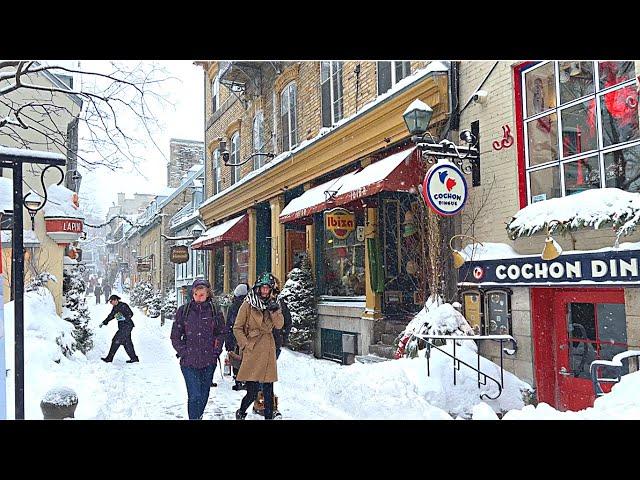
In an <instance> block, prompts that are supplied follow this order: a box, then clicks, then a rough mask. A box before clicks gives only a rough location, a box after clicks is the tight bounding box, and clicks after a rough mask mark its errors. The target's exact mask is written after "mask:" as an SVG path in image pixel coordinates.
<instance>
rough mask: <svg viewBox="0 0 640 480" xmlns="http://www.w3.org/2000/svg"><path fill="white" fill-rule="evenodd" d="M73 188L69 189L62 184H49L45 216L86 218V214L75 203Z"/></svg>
mask: <svg viewBox="0 0 640 480" xmlns="http://www.w3.org/2000/svg"><path fill="white" fill-rule="evenodd" d="M74 195H77V194H76V193H75V192H74V191H73V190H69V189H68V188H66V187H63V186H62V185H49V186H47V203H45V205H44V216H45V218H47V217H63V218H82V219H83V218H84V214H83V213H82V210H80V208H79V207H77V206H76V205H75V204H74V203H73V198H74Z"/></svg>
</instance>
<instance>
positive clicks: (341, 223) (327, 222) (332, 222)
mask: <svg viewBox="0 0 640 480" xmlns="http://www.w3.org/2000/svg"><path fill="white" fill-rule="evenodd" d="M324 226H325V228H326V229H327V231H328V232H331V233H332V234H333V236H334V237H336V238H337V239H339V240H344V239H345V238H347V237H348V236H349V235H350V234H351V232H353V231H354V230H355V229H356V216H355V214H354V213H353V212H350V211H349V210H346V209H344V208H334V209H333V210H328V211H326V212H324Z"/></svg>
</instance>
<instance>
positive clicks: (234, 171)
mask: <svg viewBox="0 0 640 480" xmlns="http://www.w3.org/2000/svg"><path fill="white" fill-rule="evenodd" d="M229 146H230V147H231V148H230V149H229V163H238V162H239V161H240V132H236V133H234V134H233V135H231V140H230V141H229ZM238 180H240V166H237V167H231V185H233V184H234V183H236V182H237V181H238Z"/></svg>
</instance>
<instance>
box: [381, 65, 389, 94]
mask: <svg viewBox="0 0 640 480" xmlns="http://www.w3.org/2000/svg"><path fill="white" fill-rule="evenodd" d="M390 88H391V62H378V95H382V94H383V93H385V92H386V91H387V90H389V89H390Z"/></svg>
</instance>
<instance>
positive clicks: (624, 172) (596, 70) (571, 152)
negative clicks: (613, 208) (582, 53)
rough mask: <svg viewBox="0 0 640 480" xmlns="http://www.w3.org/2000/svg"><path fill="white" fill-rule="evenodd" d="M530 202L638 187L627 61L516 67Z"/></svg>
mask: <svg viewBox="0 0 640 480" xmlns="http://www.w3.org/2000/svg"><path fill="white" fill-rule="evenodd" d="M522 85H523V87H522V88H523V92H522V94H523V95H522V101H523V105H522V111H523V118H524V125H523V129H524V136H525V142H524V147H525V162H526V177H527V189H528V192H527V193H528V199H529V203H535V202H539V201H542V200H548V199H550V198H557V197H562V196H566V195H571V194H574V193H578V192H581V191H583V190H587V189H590V188H603V187H616V188H620V189H622V190H627V191H632V192H638V191H640V131H639V126H638V124H639V122H638V93H637V90H636V85H635V68H634V63H633V62H632V61H621V62H610V61H606V62H557V61H556V62H545V63H540V64H537V65H534V66H532V67H531V68H528V69H525V70H523V72H522Z"/></svg>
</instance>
